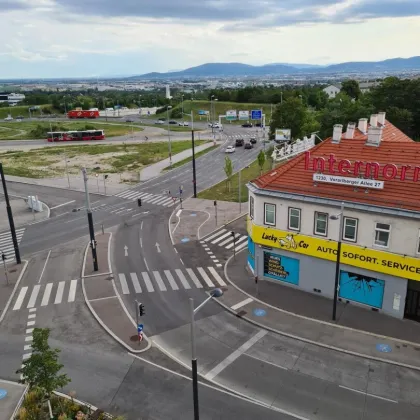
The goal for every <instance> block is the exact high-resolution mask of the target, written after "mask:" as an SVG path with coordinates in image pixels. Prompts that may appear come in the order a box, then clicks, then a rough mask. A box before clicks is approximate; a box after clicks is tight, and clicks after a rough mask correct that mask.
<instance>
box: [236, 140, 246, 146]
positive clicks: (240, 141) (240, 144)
mask: <svg viewBox="0 0 420 420" xmlns="http://www.w3.org/2000/svg"><path fill="white" fill-rule="evenodd" d="M243 145H244V139H236V141H235V146H236V147H238V146H243Z"/></svg>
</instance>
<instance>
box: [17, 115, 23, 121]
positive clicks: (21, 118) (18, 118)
mask: <svg viewBox="0 0 420 420" xmlns="http://www.w3.org/2000/svg"><path fill="white" fill-rule="evenodd" d="M23 118H24V116H23V115H18V116H17V117H16V119H17V120H23Z"/></svg>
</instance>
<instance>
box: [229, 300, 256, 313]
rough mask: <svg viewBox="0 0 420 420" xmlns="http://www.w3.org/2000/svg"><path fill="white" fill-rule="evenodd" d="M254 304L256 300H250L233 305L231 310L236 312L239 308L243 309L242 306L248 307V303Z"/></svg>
mask: <svg viewBox="0 0 420 420" xmlns="http://www.w3.org/2000/svg"><path fill="white" fill-rule="evenodd" d="M251 302H254V299H251V298H248V299H245V300H243V301H242V302H239V303H237V304H236V305H233V306H231V307H230V309H233V310H234V311H236V310H237V309H239V308H242V306H245V305H248V303H251Z"/></svg>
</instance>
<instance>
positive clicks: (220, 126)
mask: <svg viewBox="0 0 420 420" xmlns="http://www.w3.org/2000/svg"><path fill="white" fill-rule="evenodd" d="M209 127H211V128H219V129H220V128H222V125H221V124H219V123H210V124H209Z"/></svg>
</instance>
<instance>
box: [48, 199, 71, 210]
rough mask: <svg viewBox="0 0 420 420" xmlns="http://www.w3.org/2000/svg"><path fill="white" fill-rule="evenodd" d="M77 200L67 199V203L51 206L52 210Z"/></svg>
mask: <svg viewBox="0 0 420 420" xmlns="http://www.w3.org/2000/svg"><path fill="white" fill-rule="evenodd" d="M75 201H76V200H72V201H67V203H63V204H59V205H58V206H54V207H50V210H54V209H58V208H59V207H63V206H67V204H71V203H74V202H75Z"/></svg>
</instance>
